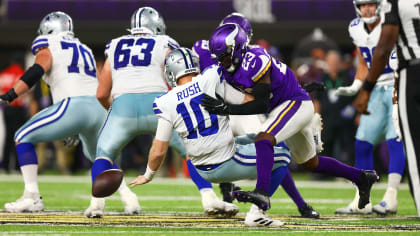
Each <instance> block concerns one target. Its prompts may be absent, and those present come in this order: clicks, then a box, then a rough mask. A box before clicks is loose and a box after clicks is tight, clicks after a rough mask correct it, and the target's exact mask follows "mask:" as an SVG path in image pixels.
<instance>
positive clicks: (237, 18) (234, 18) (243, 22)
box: [219, 12, 252, 42]
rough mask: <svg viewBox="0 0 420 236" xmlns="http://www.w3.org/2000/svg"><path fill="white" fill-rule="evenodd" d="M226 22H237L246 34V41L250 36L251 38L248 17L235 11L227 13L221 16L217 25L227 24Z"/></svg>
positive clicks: (249, 39)
mask: <svg viewBox="0 0 420 236" xmlns="http://www.w3.org/2000/svg"><path fill="white" fill-rule="evenodd" d="M228 23H234V24H238V25H239V26H240V27H242V29H243V30H244V31H245V33H246V34H247V35H248V42H250V41H251V38H252V27H251V23H249V21H248V19H247V18H246V17H245V16H244V15H242V14H241V13H237V12H234V13H232V14H230V15H227V16H226V17H225V18H223V20H222V22H220V25H219V26H221V25H224V24H228Z"/></svg>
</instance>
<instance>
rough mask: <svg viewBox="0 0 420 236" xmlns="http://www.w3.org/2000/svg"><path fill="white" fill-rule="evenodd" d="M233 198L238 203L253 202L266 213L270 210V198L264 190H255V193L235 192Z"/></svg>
mask: <svg viewBox="0 0 420 236" xmlns="http://www.w3.org/2000/svg"><path fill="white" fill-rule="evenodd" d="M233 196H234V197H235V198H236V200H238V202H251V203H254V204H255V205H257V206H258V207H259V208H260V209H262V210H264V211H266V210H268V209H270V207H271V205H270V197H269V196H268V193H267V192H266V191H264V190H260V189H257V188H256V189H254V190H253V191H234V192H233Z"/></svg>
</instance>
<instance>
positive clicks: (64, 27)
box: [38, 11, 74, 35]
mask: <svg viewBox="0 0 420 236" xmlns="http://www.w3.org/2000/svg"><path fill="white" fill-rule="evenodd" d="M61 32H66V33H68V34H70V35H74V33H73V20H72V19H71V17H70V16H69V15H67V14H66V13H64V12H61V11H55V12H51V13H49V14H48V15H46V16H45V17H44V18H43V19H42V20H41V23H40V24H39V28H38V34H39V35H55V34H59V33H61Z"/></svg>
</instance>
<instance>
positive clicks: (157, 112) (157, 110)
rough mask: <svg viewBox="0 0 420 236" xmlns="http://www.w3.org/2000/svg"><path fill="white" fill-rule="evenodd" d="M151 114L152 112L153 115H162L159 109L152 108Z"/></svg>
mask: <svg viewBox="0 0 420 236" xmlns="http://www.w3.org/2000/svg"><path fill="white" fill-rule="evenodd" d="M153 112H154V113H155V114H160V113H162V111H161V110H160V109H159V108H153Z"/></svg>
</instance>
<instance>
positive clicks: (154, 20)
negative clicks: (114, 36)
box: [129, 7, 166, 35]
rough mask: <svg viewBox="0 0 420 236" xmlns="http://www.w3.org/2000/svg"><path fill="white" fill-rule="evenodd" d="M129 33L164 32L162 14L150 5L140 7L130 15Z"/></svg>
mask: <svg viewBox="0 0 420 236" xmlns="http://www.w3.org/2000/svg"><path fill="white" fill-rule="evenodd" d="M129 31H130V33H131V34H157V35H164V34H166V25H165V21H164V20H163V18H162V16H161V15H160V14H159V12H157V11H156V10H155V9H153V8H151V7H141V8H139V9H137V10H136V11H135V12H134V13H133V15H132V16H131V29H130V30H129Z"/></svg>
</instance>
